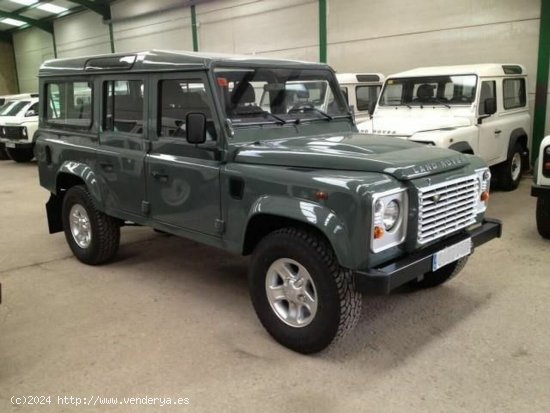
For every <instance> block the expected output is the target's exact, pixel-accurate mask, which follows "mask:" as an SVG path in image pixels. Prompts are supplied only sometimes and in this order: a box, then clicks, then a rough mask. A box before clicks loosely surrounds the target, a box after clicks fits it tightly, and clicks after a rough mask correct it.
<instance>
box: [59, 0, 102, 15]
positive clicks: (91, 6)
mask: <svg viewBox="0 0 550 413" xmlns="http://www.w3.org/2000/svg"><path fill="white" fill-rule="evenodd" d="M68 1H70V2H71V3H75V4H78V5H79V6H82V7H85V8H87V9H88V10H91V11H93V12H94V13H97V14H99V15H100V16H102V17H103V20H111V7H110V5H109V3H108V2H105V1H90V0H68Z"/></svg>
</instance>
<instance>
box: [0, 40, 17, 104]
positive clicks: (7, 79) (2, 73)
mask: <svg viewBox="0 0 550 413" xmlns="http://www.w3.org/2000/svg"><path fill="white" fill-rule="evenodd" d="M14 93H17V75H16V71H15V61H14V56H13V46H12V44H11V43H5V42H0V95H11V94H14Z"/></svg>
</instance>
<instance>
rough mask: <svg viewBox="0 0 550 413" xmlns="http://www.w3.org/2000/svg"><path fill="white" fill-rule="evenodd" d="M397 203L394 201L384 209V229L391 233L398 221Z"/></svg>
mask: <svg viewBox="0 0 550 413" xmlns="http://www.w3.org/2000/svg"><path fill="white" fill-rule="evenodd" d="M399 213H400V211H399V203H398V202H397V201H396V200H395V199H394V200H392V201H390V202H388V204H387V205H386V208H385V209H384V218H383V219H384V227H385V228H386V231H391V230H392V229H393V228H394V227H395V224H397V221H398V220H399Z"/></svg>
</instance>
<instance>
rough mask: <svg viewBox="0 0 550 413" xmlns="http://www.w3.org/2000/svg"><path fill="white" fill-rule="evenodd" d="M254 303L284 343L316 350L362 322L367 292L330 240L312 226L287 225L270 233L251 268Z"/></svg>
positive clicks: (302, 349) (306, 350)
mask: <svg viewBox="0 0 550 413" xmlns="http://www.w3.org/2000/svg"><path fill="white" fill-rule="evenodd" d="M249 287H250V294H251V298H252V304H253V305H254V309H255V310H256V314H257V315H258V318H259V319H260V322H261V323H262V324H263V326H264V327H265V329H266V330H267V331H268V332H269V334H271V336H272V337H273V338H274V339H275V340H276V341H278V342H279V343H280V344H282V345H283V346H286V347H288V348H290V349H291V350H294V351H297V352H299V353H303V354H311V353H316V352H319V351H321V350H324V349H325V348H327V347H328V346H329V345H330V344H331V343H333V342H336V341H337V340H338V339H340V338H342V337H343V336H344V335H345V334H346V333H347V332H349V331H350V330H351V329H353V327H354V326H355V325H356V323H357V321H358V319H359V316H360V313H361V294H360V293H358V292H356V291H355V289H354V280H353V275H352V273H351V271H350V270H347V269H345V268H342V267H341V266H340V265H339V264H338V261H337V259H336V257H335V255H334V252H333V250H332V248H331V247H330V245H328V243H327V242H326V241H325V240H324V239H322V238H321V237H319V236H317V235H315V234H312V233H310V232H308V231H306V230H302V229H297V228H284V229H281V230H278V231H275V232H273V233H271V234H270V235H268V236H267V237H266V238H264V239H263V240H262V241H261V242H260V244H259V245H258V246H257V247H256V249H255V251H254V256H253V259H252V263H251V266H250V272H249Z"/></svg>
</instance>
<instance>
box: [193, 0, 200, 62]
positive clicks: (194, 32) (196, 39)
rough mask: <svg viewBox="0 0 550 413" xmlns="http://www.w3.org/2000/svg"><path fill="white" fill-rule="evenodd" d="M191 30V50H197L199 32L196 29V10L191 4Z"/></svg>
mask: <svg viewBox="0 0 550 413" xmlns="http://www.w3.org/2000/svg"><path fill="white" fill-rule="evenodd" d="M191 31H192V34H193V51H194V52H198V51H199V34H198V30H197V12H196V10H195V5H194V4H192V5H191Z"/></svg>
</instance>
